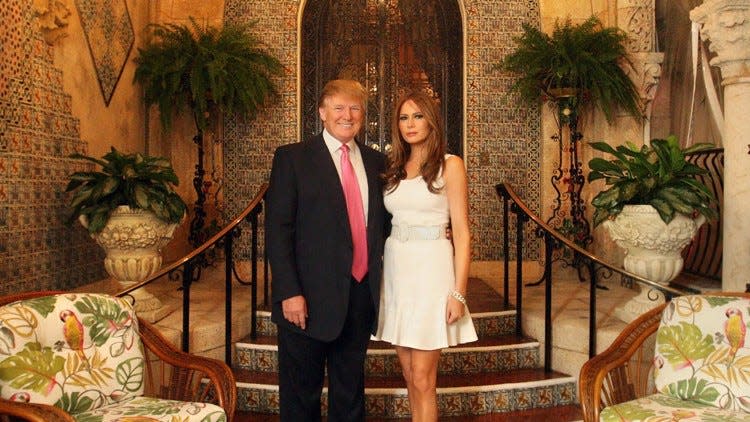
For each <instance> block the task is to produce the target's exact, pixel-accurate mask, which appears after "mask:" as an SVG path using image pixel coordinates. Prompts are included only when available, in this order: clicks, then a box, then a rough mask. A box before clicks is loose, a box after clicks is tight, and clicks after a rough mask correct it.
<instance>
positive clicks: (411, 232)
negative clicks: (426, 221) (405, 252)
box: [391, 224, 446, 242]
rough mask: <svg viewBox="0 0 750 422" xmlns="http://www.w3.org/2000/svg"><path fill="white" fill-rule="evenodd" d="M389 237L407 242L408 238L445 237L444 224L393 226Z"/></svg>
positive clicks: (429, 238)
mask: <svg viewBox="0 0 750 422" xmlns="http://www.w3.org/2000/svg"><path fill="white" fill-rule="evenodd" d="M391 237H392V238H394V239H396V240H400V241H402V242H407V241H409V240H438V239H445V238H446V237H445V225H439V226H409V225H406V224H402V225H398V226H393V228H392V229H391Z"/></svg>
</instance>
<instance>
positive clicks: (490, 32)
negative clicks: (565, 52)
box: [225, 0, 542, 260]
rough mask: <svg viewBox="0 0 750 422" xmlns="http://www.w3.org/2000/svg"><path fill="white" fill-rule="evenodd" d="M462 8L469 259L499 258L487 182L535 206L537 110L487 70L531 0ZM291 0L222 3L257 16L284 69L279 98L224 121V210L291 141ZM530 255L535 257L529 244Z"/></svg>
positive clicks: (233, 16)
mask: <svg viewBox="0 0 750 422" xmlns="http://www.w3.org/2000/svg"><path fill="white" fill-rule="evenodd" d="M458 1H460V2H461V4H460V6H461V8H462V10H463V11H464V13H465V21H464V31H465V34H466V37H467V48H466V50H465V54H466V59H465V62H466V75H464V77H465V82H466V83H465V85H466V87H467V101H466V110H465V111H464V113H465V120H466V131H465V137H466V139H465V144H466V161H467V167H468V172H469V180H470V181H469V183H470V185H469V189H470V192H469V194H470V198H469V200H470V216H471V230H472V236H473V238H474V242H473V245H474V247H473V256H474V259H476V260H494V259H498V258H499V257H500V256H501V245H500V239H501V238H502V234H501V227H500V224H501V207H500V203H499V201H498V199H497V198H496V196H495V193H494V192H495V191H494V186H495V184H496V183H498V182H500V181H508V182H511V183H513V185H514V186H515V187H516V188H517V189H518V191H519V194H520V195H521V196H522V197H523V198H524V199H525V200H526V201H527V203H528V204H529V205H530V206H531V207H532V209H535V210H537V211H538V209H539V202H540V196H541V195H540V165H541V164H540V163H541V161H542V157H541V150H540V145H539V143H540V133H539V119H540V118H539V111H538V110H536V109H525V108H519V107H518V106H517V104H518V101H516V98H515V97H514V96H511V95H510V94H509V93H508V87H509V85H510V83H511V80H510V78H508V77H503V76H502V75H501V74H500V72H498V71H496V70H494V69H493V65H494V64H495V63H498V62H499V61H500V59H501V58H502V57H503V55H504V54H507V53H508V52H509V51H510V50H511V49H512V47H513V41H512V38H513V36H515V35H517V34H519V33H520V31H521V23H522V22H530V23H532V24H538V22H539V5H538V1H537V0H508V1H489V0H458ZM303 6H304V5H303V4H302V3H301V2H299V1H294V0H227V1H226V5H225V17H226V19H227V20H229V21H239V22H245V21H253V20H257V21H258V26H257V27H256V29H257V33H258V34H259V36H261V37H262V38H263V40H264V41H265V42H266V43H267V44H268V46H269V49H270V51H271V52H273V53H274V54H276V55H277V57H279V58H280V59H281V61H282V62H283V64H284V66H285V67H286V73H285V75H284V77H283V78H282V80H280V81H279V82H280V84H281V87H282V92H284V94H283V96H282V98H281V100H280V101H279V102H277V103H276V104H274V105H273V106H271V107H269V108H268V109H267V110H266V112H265V114H264V115H261V116H259V117H258V118H256V119H255V120H253V121H252V122H250V123H248V124H243V123H241V122H235V121H229V122H227V124H226V130H225V139H226V143H225V166H226V168H225V170H226V173H225V174H226V175H227V181H226V185H225V189H226V190H225V198H226V200H227V204H228V210H227V212H228V215H230V216H231V215H236V214H237V213H238V212H239V211H240V210H241V209H242V207H244V206H245V205H246V204H247V202H248V201H249V200H250V198H251V196H252V195H253V194H254V193H255V192H256V190H257V189H258V188H259V186H260V185H261V184H262V183H263V182H265V181H267V180H268V175H269V171H270V165H271V158H272V153H273V150H274V149H275V147H277V146H279V145H282V144H286V143H290V142H296V141H298V139H297V126H298V124H299V120H298V119H299V118H298V115H297V110H298V107H299V104H298V98H297V94H296V92H297V85H296V84H297V82H296V81H297V77H298V70H297V69H298V68H297V66H298V62H297V60H298V59H297V57H298V54H297V49H298V41H297V31H298V29H297V22H298V14H299V9H300V7H303ZM531 243H532V244H533V245H532V250H531V253H530V256H529V257H536V256H538V253H539V249H538V242H536V241H532V242H531Z"/></svg>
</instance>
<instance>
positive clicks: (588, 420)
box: [578, 292, 750, 422]
mask: <svg viewBox="0 0 750 422" xmlns="http://www.w3.org/2000/svg"><path fill="white" fill-rule="evenodd" d="M710 295H711V296H734V297H744V298H747V299H750V294H747V293H736V292H732V293H730V292H711V293H710ZM665 306H667V304H663V305H659V306H657V307H656V308H654V309H652V310H650V311H648V312H646V313H645V314H643V315H641V316H640V317H638V318H637V319H635V320H634V321H633V322H631V323H630V324H628V325H627V326H626V327H625V328H624V329H623V330H622V332H621V333H620V335H619V336H617V338H616V339H615V341H613V342H612V345H610V346H609V348H607V350H605V351H603V352H602V353H600V354H598V355H596V356H594V357H593V358H591V359H590V360H589V361H588V362H586V363H585V364H584V365H583V367H581V372H580V377H579V380H578V387H579V391H578V397H579V398H580V401H581V410H582V412H583V420H584V421H585V422H594V421H599V412H600V411H601V410H602V409H603V408H604V407H606V406H612V405H615V404H618V403H624V402H626V401H630V400H634V399H636V398H639V397H644V396H646V395H649V394H652V393H653V392H655V391H654V387H653V379H652V377H651V375H652V372H653V367H652V365H653V363H652V361H653V357H654V355H653V350H649V349H648V348H644V345H647V344H649V342H652V341H653V336H654V335H655V333H656V330H657V329H658V328H659V323H660V322H661V314H662V311H663V310H664V307H665ZM651 344H653V343H651ZM644 368H647V370H645V371H644V370H643V369H644Z"/></svg>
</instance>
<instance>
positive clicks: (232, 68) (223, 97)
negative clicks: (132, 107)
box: [134, 18, 283, 246]
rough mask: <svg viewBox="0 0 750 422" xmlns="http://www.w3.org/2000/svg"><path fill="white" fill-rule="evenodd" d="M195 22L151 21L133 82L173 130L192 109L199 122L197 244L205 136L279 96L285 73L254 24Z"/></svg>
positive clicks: (194, 227) (250, 114) (195, 240)
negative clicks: (278, 79)
mask: <svg viewBox="0 0 750 422" xmlns="http://www.w3.org/2000/svg"><path fill="white" fill-rule="evenodd" d="M190 22H191V24H190V25H189V26H188V25H185V24H166V25H159V24H154V25H151V26H150V28H151V30H152V31H151V39H150V41H149V42H148V43H147V44H146V45H145V46H144V47H142V48H139V49H138V56H137V57H136V58H135V63H136V69H135V76H134V82H137V83H140V84H141V85H142V86H143V91H144V97H145V101H146V104H147V105H156V106H158V109H159V113H160V119H161V123H162V127H163V128H164V129H169V128H170V127H171V122H172V118H173V116H174V115H175V114H179V113H180V112H182V111H185V110H188V111H189V112H190V114H191V116H192V119H193V121H194V123H195V128H196V132H197V133H196V135H195V137H194V138H193V140H194V142H195V143H196V144H197V146H198V162H197V165H196V172H195V175H196V178H197V179H198V181H197V182H194V183H193V184H194V185H195V188H196V192H197V194H198V199H197V201H196V204H195V215H194V218H193V221H192V222H191V229H190V237H191V242H192V243H193V245H194V246H197V245H199V244H200V243H201V239H200V237H201V236H200V233H201V232H202V229H203V217H204V216H205V212H204V211H203V204H204V202H205V193H204V191H203V188H204V186H203V175H204V170H203V160H202V157H203V136H204V132H205V131H206V130H207V129H208V128H209V127H210V125H211V123H215V122H217V121H218V120H219V119H220V118H221V117H220V116H221V115H222V114H233V115H236V116H238V117H240V118H245V117H247V118H252V117H254V116H255V115H256V114H257V113H258V111H259V110H261V109H262V108H263V106H264V105H265V104H266V103H267V101H268V100H270V99H272V98H274V97H277V96H278V91H277V89H276V86H275V84H274V82H273V78H274V77H275V76H279V75H281V74H282V70H283V68H282V65H281V63H280V62H279V60H278V59H277V58H275V57H274V56H273V55H271V54H269V53H267V52H265V51H264V50H263V44H262V43H261V42H260V40H259V39H258V38H257V37H256V36H254V35H253V34H252V32H251V31H252V27H253V24H247V25H242V24H233V23H229V22H227V23H225V24H224V25H223V26H222V27H214V26H206V27H201V26H200V25H198V24H197V22H196V21H195V20H194V19H192V18H191V20H190Z"/></svg>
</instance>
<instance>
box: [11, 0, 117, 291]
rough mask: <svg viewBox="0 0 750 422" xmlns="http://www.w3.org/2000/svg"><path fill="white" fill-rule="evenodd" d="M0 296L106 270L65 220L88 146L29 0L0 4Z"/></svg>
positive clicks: (73, 283) (70, 282) (71, 283)
mask: <svg viewBox="0 0 750 422" xmlns="http://www.w3.org/2000/svg"><path fill="white" fill-rule="evenodd" d="M0 19H2V22H3V25H0V45H2V46H3V48H2V49H0V63H2V64H1V65H0V99H2V100H0V145H2V147H0V204H2V205H0V294H6V293H10V292H24V291H29V290H49V289H70V288H73V287H77V286H79V285H81V284H84V283H89V282H91V280H96V279H100V278H102V277H103V276H104V268H103V265H102V264H101V262H102V259H103V254H102V252H101V250H100V248H99V247H98V246H97V245H96V244H95V243H94V242H93V241H92V240H91V239H90V238H89V237H88V234H87V233H86V231H85V230H84V229H83V228H82V227H80V226H79V225H77V224H75V225H73V226H71V227H68V226H66V225H65V224H64V219H65V213H66V206H67V197H66V195H65V194H64V192H63V191H64V189H65V185H66V183H67V177H68V175H69V174H70V173H72V172H73V171H76V170H82V169H83V168H84V167H83V166H82V164H81V163H80V162H75V161H74V160H72V159H69V158H67V156H68V155H69V154H71V153H73V152H85V151H86V144H85V142H83V141H82V140H81V139H80V135H79V131H78V120H77V119H75V118H74V117H73V116H72V115H71V102H70V96H69V95H67V94H65V93H63V91H62V72H61V71H60V70H59V69H56V68H54V67H53V66H52V51H51V49H50V47H49V46H48V45H47V44H46V43H45V42H44V41H43V40H42V38H41V34H40V33H39V32H38V31H37V30H36V29H35V26H34V22H33V20H32V14H31V2H28V1H25V0H4V1H2V2H0Z"/></svg>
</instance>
